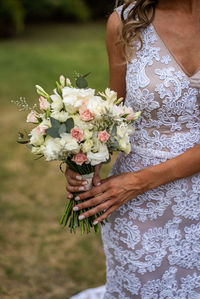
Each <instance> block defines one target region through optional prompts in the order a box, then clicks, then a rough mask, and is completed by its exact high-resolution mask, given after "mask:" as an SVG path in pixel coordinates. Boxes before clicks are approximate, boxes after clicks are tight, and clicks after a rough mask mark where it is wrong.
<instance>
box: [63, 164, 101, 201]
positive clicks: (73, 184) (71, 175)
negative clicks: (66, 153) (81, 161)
mask: <svg viewBox="0 0 200 299" xmlns="http://www.w3.org/2000/svg"><path fill="white" fill-rule="evenodd" d="M100 169H101V164H99V165H96V166H95V171H94V177H93V181H92V182H93V185H94V186H99V185H100V184H101V179H100V175H99V173H100ZM65 176H66V179H67V186H66V190H67V197H68V198H73V194H72V193H78V192H80V191H85V190H86V189H85V186H86V185H87V184H88V182H87V180H83V178H82V176H81V175H80V174H79V173H77V172H75V171H73V170H71V169H70V168H69V167H68V166H67V167H66V171H65Z"/></svg>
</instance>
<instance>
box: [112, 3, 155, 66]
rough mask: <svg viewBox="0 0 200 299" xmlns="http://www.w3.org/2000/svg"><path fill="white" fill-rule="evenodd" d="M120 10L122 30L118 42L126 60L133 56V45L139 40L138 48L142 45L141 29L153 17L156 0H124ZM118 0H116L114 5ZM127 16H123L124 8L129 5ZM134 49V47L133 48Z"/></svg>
mask: <svg viewBox="0 0 200 299" xmlns="http://www.w3.org/2000/svg"><path fill="white" fill-rule="evenodd" d="M124 2H125V3H124V5H123V9H122V12H121V19H122V24H123V26H122V31H121V40H120V43H121V44H122V46H123V54H124V56H125V58H126V60H127V61H129V60H130V59H131V57H132V56H133V45H134V42H135V41H138V40H139V41H140V49H142V47H143V40H142V35H141V30H142V29H144V28H146V27H147V26H148V25H149V24H150V23H151V22H152V21H153V19H154V15H155V6H156V4H157V2H158V0H136V1H133V0H125V1H124ZM117 4H118V1H116V5H117ZM132 4H134V5H133V7H132V8H131V9H130V10H129V12H128V16H127V17H126V18H125V16H124V13H125V10H126V9H127V8H128V7H129V6H131V5H132ZM135 51H136V49H135Z"/></svg>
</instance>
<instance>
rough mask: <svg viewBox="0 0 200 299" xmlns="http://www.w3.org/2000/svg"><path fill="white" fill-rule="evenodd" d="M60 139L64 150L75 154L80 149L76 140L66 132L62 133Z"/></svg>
mask: <svg viewBox="0 0 200 299" xmlns="http://www.w3.org/2000/svg"><path fill="white" fill-rule="evenodd" d="M60 136H61V139H60V144H61V145H62V147H63V150H64V151H67V152H71V153H73V154H77V153H79V151H80V145H79V144H78V142H77V140H76V139H75V138H73V137H72V136H71V134H68V133H62V134H61V135H60Z"/></svg>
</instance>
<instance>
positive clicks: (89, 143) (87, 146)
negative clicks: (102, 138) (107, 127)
mask: <svg viewBox="0 0 200 299" xmlns="http://www.w3.org/2000/svg"><path fill="white" fill-rule="evenodd" d="M92 146H93V141H92V140H91V139H87V140H86V141H85V142H84V143H83V145H82V148H81V149H82V151H83V153H87V152H90V151H91V149H92Z"/></svg>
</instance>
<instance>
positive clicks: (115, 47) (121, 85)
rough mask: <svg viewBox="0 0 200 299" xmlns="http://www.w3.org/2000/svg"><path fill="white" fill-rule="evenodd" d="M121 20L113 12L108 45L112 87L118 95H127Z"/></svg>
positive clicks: (110, 20) (107, 39) (107, 33)
mask: <svg viewBox="0 0 200 299" xmlns="http://www.w3.org/2000/svg"><path fill="white" fill-rule="evenodd" d="M121 26H122V23H121V20H120V18H119V16H118V14H117V13H116V12H113V13H112V14H111V15H110V17H109V19H108V22H107V30H106V45H107V52H108V60H109V71H110V89H112V90H114V91H116V92H117V94H118V97H119V98H121V97H123V98H125V97H126V61H125V59H124V56H123V51H122V46H121V44H120V43H119V41H120V32H121Z"/></svg>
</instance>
